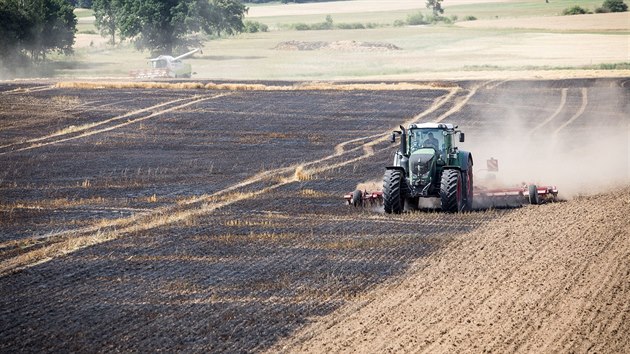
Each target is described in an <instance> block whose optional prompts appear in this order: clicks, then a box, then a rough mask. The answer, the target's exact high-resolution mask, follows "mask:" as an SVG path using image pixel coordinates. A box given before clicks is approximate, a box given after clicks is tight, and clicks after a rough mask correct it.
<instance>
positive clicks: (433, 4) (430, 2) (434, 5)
mask: <svg viewBox="0 0 630 354" xmlns="http://www.w3.org/2000/svg"><path fill="white" fill-rule="evenodd" d="M442 1H443V0H427V9H431V11H433V15H434V16H438V15H440V14H443V13H444V9H443V8H442Z"/></svg>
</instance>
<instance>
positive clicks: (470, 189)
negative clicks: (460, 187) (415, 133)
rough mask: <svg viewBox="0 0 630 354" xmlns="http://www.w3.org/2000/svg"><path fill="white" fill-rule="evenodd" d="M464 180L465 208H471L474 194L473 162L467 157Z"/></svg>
mask: <svg viewBox="0 0 630 354" xmlns="http://www.w3.org/2000/svg"><path fill="white" fill-rule="evenodd" d="M463 177H464V178H465V180H464V181H465V182H466V193H465V197H466V204H465V206H464V207H465V210H472V208H473V196H474V194H475V191H474V183H473V162H472V159H470V158H469V159H468V171H466V172H464V176H463Z"/></svg>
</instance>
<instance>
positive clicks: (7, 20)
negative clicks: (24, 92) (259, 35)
mask: <svg viewBox="0 0 630 354" xmlns="http://www.w3.org/2000/svg"><path fill="white" fill-rule="evenodd" d="M81 4H87V5H90V6H91V7H92V8H93V10H94V16H95V18H96V21H95V25H96V27H97V28H98V29H99V31H100V32H101V34H102V35H105V36H108V37H109V38H110V41H111V43H112V44H115V43H116V40H117V39H118V40H119V41H120V40H121V39H129V40H130V41H132V42H133V43H134V44H135V45H136V47H137V48H138V49H140V50H144V49H148V50H149V51H150V52H151V54H155V53H160V54H172V53H173V51H175V50H180V49H186V48H188V47H190V46H197V45H200V44H201V42H202V41H203V35H204V34H215V35H219V36H220V35H225V34H228V35H229V34H234V33H238V32H242V31H243V29H244V24H243V17H244V15H245V13H246V12H247V7H245V6H244V5H243V4H242V3H241V1H239V0H89V1H88V0H80V1H74V4H73V3H71V2H70V1H69V0H0V19H1V20H0V67H4V68H10V67H15V66H22V67H24V66H28V64H30V63H35V64H37V63H40V62H42V61H44V60H45V59H46V55H47V54H48V53H50V52H53V51H56V52H59V53H63V54H71V53H72V52H73V48H72V47H73V45H74V38H75V33H76V32H77V27H76V26H77V18H76V16H75V14H74V7H75V6H76V5H81Z"/></svg>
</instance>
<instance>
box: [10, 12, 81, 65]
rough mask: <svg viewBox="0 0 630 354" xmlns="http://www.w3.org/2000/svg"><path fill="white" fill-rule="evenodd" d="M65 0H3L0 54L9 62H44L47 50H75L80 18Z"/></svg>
mask: <svg viewBox="0 0 630 354" xmlns="http://www.w3.org/2000/svg"><path fill="white" fill-rule="evenodd" d="M73 10H74V8H73V6H72V5H71V4H70V3H68V2H67V1H65V0H31V1H20V0H2V1H0V18H1V19H2V20H1V21H0V58H1V59H2V62H3V63H4V64H5V66H7V65H6V64H11V63H15V64H25V63H24V61H23V60H24V58H26V57H29V60H30V61H32V62H40V61H42V60H44V59H45V58H46V54H48V53H50V52H52V51H57V52H59V53H64V54H70V53H72V45H73V44H74V34H75V33H76V25H77V19H76V17H75V15H74V12H73Z"/></svg>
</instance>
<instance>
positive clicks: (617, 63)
mask: <svg viewBox="0 0 630 354" xmlns="http://www.w3.org/2000/svg"><path fill="white" fill-rule="evenodd" d="M573 4H574V2H573V1H571V0H553V1H551V2H550V3H548V4H547V3H545V2H544V1H540V0H536V1H519V2H507V3H494V4H469V5H458V6H452V7H449V6H448V1H445V8H446V12H445V15H446V16H451V15H456V16H457V17H458V18H460V19H461V18H463V17H464V16H469V15H471V16H475V17H477V18H478V19H480V20H483V19H494V18H499V19H506V18H526V17H541V16H556V15H558V14H559V13H560V12H561V11H562V9H564V8H566V7H569V6H572V5H573ZM600 5H601V2H600V1H591V0H587V1H581V2H580V6H582V7H585V8H589V9H591V10H593V9H594V8H595V7H597V6H600ZM263 6H274V5H263ZM276 6H277V5H276ZM419 8H420V7H419ZM332 10H333V11H334V7H333V8H332ZM414 12H417V10H404V11H401V10H396V11H385V12H378V13H374V12H356V13H334V12H333V13H331V16H332V17H333V21H334V22H335V23H357V22H358V23H368V22H373V23H379V24H381V25H383V26H382V27H379V28H375V29H361V30H325V31H296V30H289V29H284V30H276V29H277V28H288V27H289V26H290V25H291V24H294V23H299V22H303V23H316V22H322V21H324V19H325V16H326V14H314V15H307V16H273V17H259V18H255V17H252V18H248V19H250V20H255V21H260V22H263V23H265V24H268V25H269V26H270V27H271V29H272V30H271V31H270V32H265V33H255V34H240V35H237V36H234V37H228V38H220V39H211V40H210V39H209V40H207V41H206V42H205V43H204V46H203V54H198V55H196V56H195V57H194V58H191V59H188V60H187V61H188V62H189V63H190V64H192V66H193V71H194V72H195V73H196V74H194V75H193V78H203V79H261V80H264V79H298V80H330V79H374V78H379V77H383V78H401V77H402V78H404V77H409V78H419V77H420V78H421V77H422V75H426V74H427V73H428V74H431V73H448V72H453V71H468V72H478V71H484V70H486V71H506V70H521V69H523V70H535V69H536V68H539V69H541V70H554V68H562V69H563V70H566V69H567V68H576V69H580V70H585V69H588V70H592V69H593V68H600V67H601V68H606V69H618V68H627V62H628V58H627V41H628V36H629V32H628V31H621V32H619V31H607V32H606V31H605V32H597V31H592V30H590V31H589V30H583V31H582V30H572V31H548V30H544V29H535V30H527V29H489V28H475V29H473V28H461V27H458V26H457V24H455V25H443V24H442V25H433V26H412V27H408V26H405V27H394V26H392V24H393V22H394V21H395V20H404V19H406V18H407V16H408V15H409V14H411V13H414ZM423 12H425V13H427V11H426V9H423ZM77 16H78V17H79V22H80V24H79V33H80V34H79V35H78V36H77V43H76V48H75V55H74V56H73V57H63V56H56V57H55V56H53V58H54V61H55V62H54V63H53V68H54V71H53V72H51V73H54V74H53V75H54V76H57V77H127V75H128V72H129V71H130V70H132V69H140V68H145V67H146V66H147V59H148V58H149V57H150V55H149V53H148V52H146V51H145V52H139V51H136V50H135V49H134V48H133V45H132V44H130V43H128V42H125V43H122V44H118V45H117V46H115V47H111V46H110V45H108V44H106V43H105V42H106V40H105V39H102V38H101V37H100V36H98V35H89V34H85V33H94V32H96V29H95V28H94V25H93V23H92V21H91V19H90V16H93V13H92V12H91V11H90V10H84V9H78V10H77ZM558 19H559V20H561V19H562V17H558ZM90 31H94V32H90ZM81 33H83V34H81ZM285 41H302V42H312V41H324V42H337V41H357V42H382V43H388V44H393V45H396V46H398V47H400V48H401V50H394V51H362V50H336V51H332V50H318V51H287V50H276V49H274V48H275V47H276V46H277V45H278V44H279V43H281V42H285ZM90 44H91V45H90ZM624 48H625V52H624ZM624 53H625V55H624ZM172 54H175V55H177V54H179V53H172ZM602 65H603V66H602Z"/></svg>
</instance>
